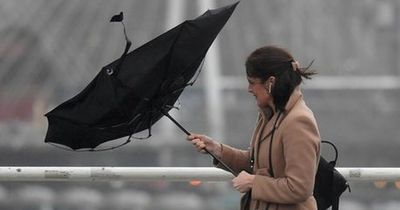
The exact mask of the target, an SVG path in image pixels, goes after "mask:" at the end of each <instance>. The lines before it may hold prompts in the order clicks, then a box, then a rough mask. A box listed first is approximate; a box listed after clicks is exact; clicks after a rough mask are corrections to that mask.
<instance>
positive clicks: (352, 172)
mask: <svg viewBox="0 0 400 210" xmlns="http://www.w3.org/2000/svg"><path fill="white" fill-rule="evenodd" d="M337 170H338V171H339V172H340V173H341V174H343V176H345V177H346V178H347V180H348V181H399V180H400V168H337ZM232 178H233V175H232V174H230V173H229V172H226V171H224V170H222V169H218V168H212V167H15V166H13V167H8V166H3V167H0V181H138V182H139V181H192V180H198V181H230V180H231V179H232Z"/></svg>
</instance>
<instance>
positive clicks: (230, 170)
mask: <svg viewBox="0 0 400 210" xmlns="http://www.w3.org/2000/svg"><path fill="white" fill-rule="evenodd" d="M161 112H162V113H163V115H165V116H166V117H168V118H169V119H170V120H171V121H172V122H173V123H175V125H176V126H178V127H179V128H180V129H181V130H182V131H183V132H184V133H186V135H188V136H189V135H191V133H190V132H189V131H187V130H186V129H185V128H184V127H183V126H182V125H181V124H179V123H178V121H176V120H175V119H174V118H173V117H172V116H171V115H169V113H168V112H167V111H166V110H164V109H162V110H161ZM204 151H206V152H207V153H208V154H209V155H211V156H212V157H213V158H214V159H215V160H217V161H218V162H219V163H221V165H222V166H223V167H225V168H226V169H227V170H228V171H229V172H231V173H232V174H233V175H234V176H235V177H236V176H237V175H238V174H237V173H236V172H235V171H234V170H233V169H232V168H230V167H229V166H228V165H226V163H224V162H223V161H222V160H221V159H220V158H218V157H217V156H215V155H214V154H213V153H211V152H210V151H208V150H207V149H206V148H204Z"/></svg>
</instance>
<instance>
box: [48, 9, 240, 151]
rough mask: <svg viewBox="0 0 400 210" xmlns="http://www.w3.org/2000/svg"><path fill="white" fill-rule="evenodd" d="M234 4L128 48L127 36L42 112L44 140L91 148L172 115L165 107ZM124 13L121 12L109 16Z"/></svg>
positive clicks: (189, 80) (191, 73) (191, 72)
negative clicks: (77, 86)
mask: <svg viewBox="0 0 400 210" xmlns="http://www.w3.org/2000/svg"><path fill="white" fill-rule="evenodd" d="M237 4H238V2H237V3H235V4H232V5H229V6H226V7H222V8H219V9H215V10H208V11H207V12H205V13H204V14H203V15H201V16H199V17H197V18H196V19H193V20H188V21H185V22H183V23H181V24H180V25H178V26H176V27H175V28H173V29H171V30H169V31H168V32H166V33H164V34H162V35H160V36H158V37H157V38H155V39H153V40H152V41H150V42H148V43H146V44H144V45H143V46H141V47H139V48H137V49H135V50H134V51H132V52H130V53H127V52H128V50H129V46H130V42H129V41H128V42H127V46H126V48H125V52H124V53H123V55H122V56H121V58H119V59H117V60H115V61H113V62H112V63H110V64H108V65H106V66H104V67H103V68H102V69H101V71H100V72H99V73H98V74H97V76H96V77H95V78H94V80H93V81H92V82H91V83H90V84H89V85H88V86H87V87H86V88H85V89H84V90H83V91H82V92H80V93H79V94H78V95H76V96H75V97H73V98H71V99H70V100H68V101H66V102H64V103H62V104H61V105H59V106H58V107H56V108H55V109H53V110H52V111H50V112H48V113H47V114H46V115H45V116H46V117H47V118H48V123H49V125H48V130H47V134H46V137H45V142H51V143H55V144H58V145H64V146H67V147H69V148H71V149H73V150H77V149H82V148H85V149H89V150H94V149H95V148H96V147H97V146H99V145H100V144H102V143H104V142H106V141H111V140H115V139H118V138H121V137H125V136H131V135H132V134H135V133H137V132H140V131H143V130H146V129H149V130H150V129H151V126H152V124H154V123H155V122H156V121H158V120H159V119H160V118H161V117H162V116H164V115H166V116H168V117H170V116H169V115H168V111H169V110H170V109H171V108H172V107H173V105H174V104H175V102H176V100H177V99H178V97H179V96H180V94H181V93H182V91H183V90H184V88H185V87H186V86H188V85H192V84H193V82H194V81H192V80H193V77H194V75H196V72H199V69H200V68H199V67H200V65H201V63H202V61H203V59H204V57H205V55H206V53H207V50H208V49H209V47H210V46H211V44H212V42H213V41H214V39H215V38H216V36H217V34H218V33H219V31H220V30H221V29H222V27H223V26H224V25H225V23H226V22H227V20H228V19H229V17H230V16H231V14H232V13H233V11H234V9H235V8H236V6H237ZM122 17H123V16H122V13H121V14H120V15H119V16H115V17H113V19H112V21H121V20H122ZM170 119H171V120H173V121H174V122H175V123H176V124H177V125H178V126H180V125H179V124H178V123H177V122H176V121H175V120H174V119H173V118H170ZM180 128H181V129H183V128H182V127H181V126H180ZM183 130H184V129H183ZM184 131H185V132H186V133H188V132H187V131H186V130H184ZM128 141H129V140H128Z"/></svg>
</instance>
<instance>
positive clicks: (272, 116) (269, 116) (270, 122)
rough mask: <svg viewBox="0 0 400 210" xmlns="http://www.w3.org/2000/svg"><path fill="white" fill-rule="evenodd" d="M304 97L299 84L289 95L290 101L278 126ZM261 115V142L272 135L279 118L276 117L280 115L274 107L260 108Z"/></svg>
mask: <svg viewBox="0 0 400 210" xmlns="http://www.w3.org/2000/svg"><path fill="white" fill-rule="evenodd" d="M302 98H303V94H302V93H301V90H300V87H299V86H297V87H296V88H295V89H294V90H293V92H292V94H291V95H290V97H289V100H288V102H287V103H286V106H285V111H284V112H283V113H282V114H281V115H280V117H279V119H278V123H277V125H276V127H278V126H279V125H280V124H281V122H282V120H283V119H284V118H285V116H286V115H287V114H288V113H289V112H290V110H292V108H293V107H294V106H295V105H296V103H297V102H298V101H299V100H301V99H302ZM259 112H260V115H261V122H262V125H261V129H260V134H259V135H261V136H260V138H259V140H260V142H262V141H264V140H265V139H266V138H267V137H268V136H269V135H271V133H272V130H273V128H274V124H275V121H276V120H277V119H276V118H277V117H278V114H277V113H276V112H273V110H272V109H269V110H259Z"/></svg>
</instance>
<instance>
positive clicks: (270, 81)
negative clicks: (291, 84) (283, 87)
mask: <svg viewBox="0 0 400 210" xmlns="http://www.w3.org/2000/svg"><path fill="white" fill-rule="evenodd" d="M275 81H276V78H275V77H274V76H270V77H269V78H268V79H267V83H268V84H270V85H271V86H275Z"/></svg>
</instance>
